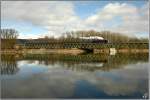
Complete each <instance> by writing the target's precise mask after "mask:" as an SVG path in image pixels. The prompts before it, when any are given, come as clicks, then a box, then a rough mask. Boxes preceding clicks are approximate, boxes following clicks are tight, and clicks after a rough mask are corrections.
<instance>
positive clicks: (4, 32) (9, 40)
mask: <svg viewBox="0 0 150 100" xmlns="http://www.w3.org/2000/svg"><path fill="white" fill-rule="evenodd" d="M18 36H19V32H18V31H17V30H15V29H1V48H2V49H3V48H4V49H5V48H6V49H13V48H14V45H15V44H16V40H17V38H18ZM89 36H100V37H103V38H104V39H106V40H108V41H109V42H110V43H120V42H123V43H130V42H140V43H141V42H144V43H145V42H146V43H148V42H149V39H148V38H137V37H129V36H127V35H125V34H122V33H117V32H110V31H101V32H98V31H95V30H89V31H71V32H65V33H62V35H61V36H60V37H59V38H54V37H52V36H51V37H48V36H45V37H44V38H39V39H40V40H47V41H51V42H82V41H83V40H82V39H80V37H89Z"/></svg>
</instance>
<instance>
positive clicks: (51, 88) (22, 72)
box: [0, 53, 148, 99]
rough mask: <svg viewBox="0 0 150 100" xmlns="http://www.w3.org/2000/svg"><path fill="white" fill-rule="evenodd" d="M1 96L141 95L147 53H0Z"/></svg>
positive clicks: (144, 90)
mask: <svg viewBox="0 0 150 100" xmlns="http://www.w3.org/2000/svg"><path fill="white" fill-rule="evenodd" d="M1 60H2V61H1V76H0V79H1V88H2V90H1V96H2V98H100V99H104V98H106V99H109V98H114V99H116V98H134V99H136V98H143V96H147V94H148V54H146V53H144V54H116V55H113V56H110V55H107V54H85V55H54V54H27V55H14V54H11V55H10V54H7V55H6V54H2V55H1Z"/></svg>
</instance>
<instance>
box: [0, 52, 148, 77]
mask: <svg viewBox="0 0 150 100" xmlns="http://www.w3.org/2000/svg"><path fill="white" fill-rule="evenodd" d="M19 60H27V61H28V63H33V62H34V61H35V60H36V61H38V64H42V65H46V66H48V65H52V66H53V65H55V64H56V63H58V64H59V65H61V66H62V67H64V68H66V69H70V70H73V71H97V70H103V71H109V70H112V69H119V68H123V67H124V65H127V64H136V63H137V62H148V53H136V54H117V55H114V56H110V55H107V54H85V55H63V54H61V55H55V54H27V55H13V54H2V55H1V75H3V74H8V75H9V74H16V73H17V72H18V70H19V68H18V67H17V61H19Z"/></svg>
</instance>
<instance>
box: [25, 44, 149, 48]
mask: <svg viewBox="0 0 150 100" xmlns="http://www.w3.org/2000/svg"><path fill="white" fill-rule="evenodd" d="M22 47H23V48H25V49H41V48H44V49H71V48H79V49H108V48H116V49H121V48H125V49H126V48H131V49H134V48H138V49H140V48H141V49H148V48H149V43H82V42H80V43H77V42H71V43H61V42H52V43H49V42H26V43H25V44H23V45H22Z"/></svg>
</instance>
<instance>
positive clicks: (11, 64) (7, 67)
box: [0, 54, 19, 75]
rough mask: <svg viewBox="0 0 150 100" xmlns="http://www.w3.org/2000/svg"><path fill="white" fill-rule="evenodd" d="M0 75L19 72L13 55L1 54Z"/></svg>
mask: <svg viewBox="0 0 150 100" xmlns="http://www.w3.org/2000/svg"><path fill="white" fill-rule="evenodd" d="M0 68H1V75H12V74H16V73H17V72H18V71H19V68H18V67H17V62H16V59H15V55H10V54H9V55H8V54H1V67H0Z"/></svg>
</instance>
